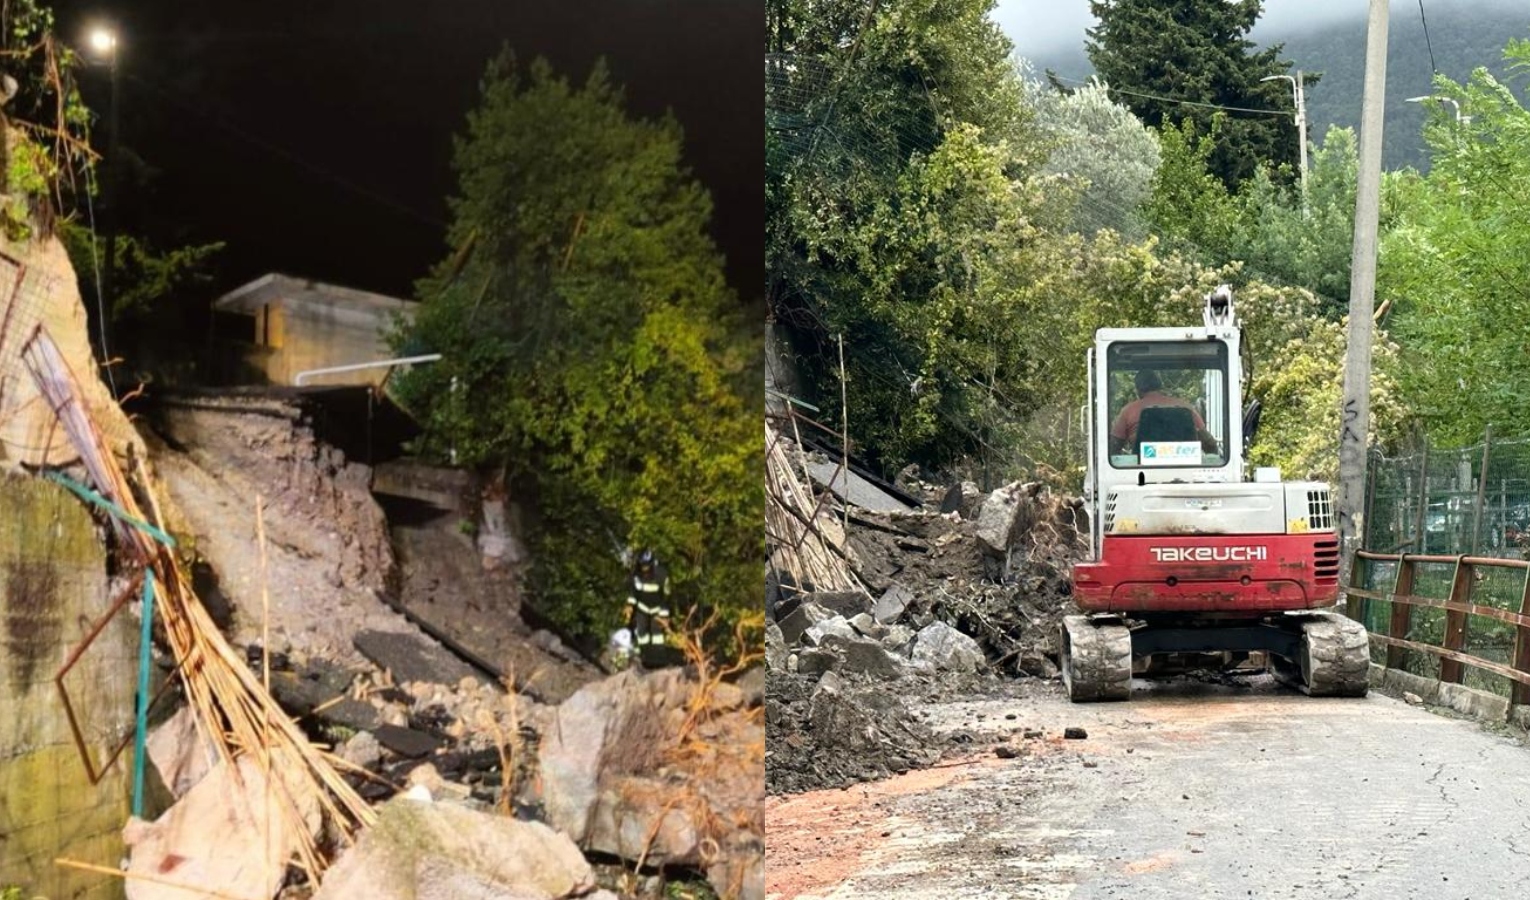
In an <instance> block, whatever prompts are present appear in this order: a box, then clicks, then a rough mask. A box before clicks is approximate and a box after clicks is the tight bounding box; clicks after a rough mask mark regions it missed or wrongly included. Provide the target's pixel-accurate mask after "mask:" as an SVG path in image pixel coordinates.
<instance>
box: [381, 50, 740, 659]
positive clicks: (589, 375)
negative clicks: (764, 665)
mask: <svg viewBox="0 0 1530 900" xmlns="http://www.w3.org/2000/svg"><path fill="white" fill-rule="evenodd" d="M681 149H682V139H681V133H680V128H679V126H678V125H677V124H676V123H675V122H674V120H673V119H671V118H668V117H666V118H663V119H660V120H656V121H640V120H634V119H632V118H630V117H628V116H627V114H626V113H625V112H624V111H623V109H622V97H621V92H620V90H619V89H618V88H616V87H615V86H614V85H612V84H611V82H610V79H609V77H608V75H607V73H606V70H605V67H604V65H603V64H602V65H597V66H596V68H595V70H594V71H593V72H592V73H591V74H590V76H589V78H588V79H587V80H586V81H585V83H584V84H583V85H580V86H574V85H571V84H570V83H569V82H568V81H567V80H565V79H563V78H561V77H558V76H557V75H555V74H554V73H553V71H552V69H551V68H550V66H549V65H548V64H547V63H546V62H545V61H543V60H536V61H535V62H533V63H532V64H531V65H530V66H529V67H525V68H524V69H523V68H522V67H520V66H518V65H517V64H516V62H515V60H514V58H513V57H512V56H511V55H510V54H509V53H508V52H506V53H504V54H502V55H501V56H500V57H499V58H498V59H496V60H495V61H494V62H493V63H492V64H491V65H490V67H489V70H488V74H487V75H486V77H485V79H484V82H483V88H482V100H481V102H480V103H479V105H478V107H477V108H476V109H475V110H473V112H471V113H470V114H469V117H468V124H467V131H466V133H465V134H464V135H463V136H461V137H460V138H459V139H458V141H457V144H456V153H455V160H454V162H455V167H456V169H457V172H458V175H459V179H460V186H459V193H458V195H457V196H456V197H454V198H453V199H452V209H453V212H454V221H453V225H452V228H451V231H450V234H449V238H450V240H451V242H452V243H453V244H454V245H456V246H458V247H459V248H466V251H465V252H463V251H459V252H458V253H455V254H453V255H452V257H451V258H449V259H447V260H445V261H444V262H443V263H442V264H441V265H440V266H438V267H437V269H436V271H435V272H434V273H433V274H432V276H431V277H429V278H427V279H425V280H423V281H422V282H421V283H420V285H419V294H420V297H421V299H422V300H423V301H424V302H423V305H422V308H421V310H420V312H419V314H418V315H417V317H416V319H415V321H414V324H413V326H412V327H411V328H409V329H407V330H406V331H402V332H401V333H399V334H398V335H397V336H396V340H397V343H398V345H399V346H400V347H401V348H402V347H405V346H406V345H407V346H408V347H409V348H411V349H413V348H428V349H430V350H432V351H435V352H440V353H442V354H443V359H442V360H441V361H440V362H439V363H436V364H433V365H431V366H427V367H421V368H419V369H417V370H415V371H414V372H412V373H410V374H409V375H408V376H406V377H405V378H403V379H402V380H401V381H400V382H399V384H398V385H397V390H398V394H399V397H400V399H401V400H402V401H403V402H404V403H405V405H406V406H407V407H408V408H410V409H412V410H413V411H414V412H415V413H416V415H417V416H419V417H420V419H421V421H422V422H424V423H425V425H426V428H427V431H428V434H427V439H426V441H425V445H424V449H426V450H427V451H433V452H436V453H440V454H443V455H444V454H445V453H447V452H448V451H449V450H453V451H455V453H456V456H457V458H458V460H459V461H461V462H464V463H466V464H468V465H473V466H478V467H481V468H484V469H488V470H494V471H498V472H502V473H504V474H505V475H506V477H507V478H508V480H509V481H510V483H511V484H512V486H514V487H518V488H521V489H524V490H527V491H529V492H530V496H531V498H532V499H533V501H534V503H535V505H536V507H537V510H538V513H539V516H540V522H539V524H538V526H537V527H536V529H535V531H534V534H533V535H532V549H533V557H534V568H533V572H532V580H533V586H534V588H535V590H536V592H537V595H538V598H539V601H540V602H541V603H542V604H543V605H544V606H545V607H546V610H547V611H548V612H549V613H550V614H552V615H554V616H555V617H556V618H558V619H559V620H560V621H561V622H562V623H563V624H564V625H565V626H568V627H571V628H574V629H576V630H579V631H581V632H584V633H587V634H594V633H599V632H602V631H604V630H605V629H607V628H609V627H612V626H614V625H615V624H616V623H617V622H618V620H619V617H620V615H621V614H622V605H621V604H622V599H623V595H622V593H621V592H622V591H623V585H624V576H625V572H624V571H623V569H622V566H621V563H620V561H619V559H618V558H617V556H616V553H615V550H616V549H618V548H619V547H621V546H623V545H627V546H638V545H642V546H651V547H653V548H655V549H656V550H657V551H658V552H659V553H660V555H661V557H662V558H663V559H664V560H665V562H666V563H667V564H668V566H669V568H670V571H671V574H672V578H673V583H674V585H675V588H676V591H677V593H678V594H679V595H681V596H682V597H686V598H689V600H690V601H691V602H693V603H702V604H706V605H709V606H715V607H721V608H723V609H725V610H726V611H728V612H729V613H730V614H732V615H733V616H735V617H736V616H739V615H742V614H743V613H744V612H746V611H747V610H749V609H750V608H752V607H755V606H758V603H759V591H758V587H757V583H758V569H759V564H760V560H761V558H762V556H763V542H762V541H763V538H762V533H761V531H760V522H761V521H762V519H763V515H764V513H763V488H762V480H761V473H760V468H761V466H760V452H759V435H758V434H757V427H756V424H757V423H756V422H755V420H754V418H753V415H752V413H753V409H754V408H755V407H754V406H753V405H751V404H750V403H749V402H748V401H749V400H750V399H752V398H748V397H746V396H745V395H744V394H743V393H741V392H740V391H739V390H738V384H739V382H740V381H741V379H742V373H743V372H745V371H749V372H758V371H759V365H760V346H759V338H758V336H757V334H755V333H751V334H750V336H749V338H747V339H741V338H740V335H741V334H743V332H742V331H741V330H739V328H738V327H737V326H736V323H735V322H734V321H733V320H734V319H735V318H736V310H737V309H738V304H737V302H736V299H735V297H734V296H733V294H732V292H731V291H730V290H729V289H728V287H727V285H726V284H725V282H724V279H723V272H722V260H721V258H720V256H719V254H718V253H717V251H716V249H715V248H714V246H713V244H712V241H711V238H710V237H709V236H708V233H707V222H708V219H709V217H710V215H711V201H710V198H709V197H708V196H707V193H706V191H705V190H704V189H703V188H702V187H701V186H700V185H699V184H698V183H697V182H696V181H695V180H694V179H693V178H692V177H691V176H690V174H689V173H688V172H687V171H686V170H685V169H684V167H683V165H682V163H681ZM755 380H757V376H756V379H755Z"/></svg>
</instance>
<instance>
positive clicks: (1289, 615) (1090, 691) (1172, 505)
mask: <svg viewBox="0 0 1530 900" xmlns="http://www.w3.org/2000/svg"><path fill="white" fill-rule="evenodd" d="M1204 318H1205V322H1204V324H1203V325H1201V326H1200V327H1183V328H1180V327H1170V328H1102V329H1100V330H1099V331H1098V332H1096V334H1095V343H1094V349H1092V350H1091V351H1090V352H1089V357H1088V364H1089V404H1088V407H1087V410H1086V416H1085V421H1086V423H1087V425H1086V429H1085V430H1086V435H1087V440H1088V442H1089V462H1088V470H1087V473H1086V475H1085V483H1084V497H1085V501H1086V503H1087V504H1088V507H1089V509H1090V513H1091V514H1090V516H1089V520H1090V521H1089V527H1090V541H1089V550H1090V552H1089V558H1088V559H1087V560H1085V561H1083V562H1080V563H1078V564H1076V565H1075V566H1074V567H1073V589H1074V599H1075V601H1076V602H1077V604H1078V607H1079V609H1080V610H1082V611H1083V614H1082V615H1072V616H1067V617H1066V618H1065V619H1064V621H1063V627H1062V635H1061V653H1060V662H1061V668H1062V675H1063V682H1064V683H1065V684H1066V685H1067V688H1068V696H1069V697H1070V698H1071V699H1072V700H1074V701H1086V700H1126V699H1129V698H1130V696H1131V680H1132V676H1133V673H1134V670H1135V671H1136V672H1137V673H1138V674H1148V673H1151V672H1153V671H1155V670H1156V669H1158V668H1172V667H1173V664H1174V663H1175V662H1176V661H1178V662H1180V663H1184V662H1186V661H1187V660H1189V661H1197V662H1201V661H1204V660H1205V659H1206V658H1207V657H1206V655H1207V654H1217V655H1219V656H1220V662H1221V663H1222V664H1224V665H1233V664H1237V663H1239V662H1241V661H1244V660H1247V659H1248V656H1249V654H1250V653H1256V652H1262V653H1264V654H1265V655H1266V658H1267V659H1268V660H1269V665H1270V667H1271V669H1272V670H1273V671H1274V673H1275V674H1276V676H1277V677H1279V678H1281V679H1282V680H1284V681H1286V682H1288V683H1291V684H1294V685H1296V686H1297V687H1300V688H1301V689H1302V690H1303V691H1305V692H1307V693H1309V694H1312V695H1314V696H1344V697H1359V696H1364V695H1365V692H1366V687H1367V672H1368V667H1369V649H1368V640H1367V636H1366V632H1365V629H1364V628H1363V627H1362V626H1361V625H1360V624H1359V623H1357V622H1355V621H1353V620H1351V619H1348V618H1346V617H1344V616H1343V615H1341V614H1339V613H1337V612H1333V611H1330V610H1329V609H1327V608H1328V607H1332V606H1333V604H1334V602H1335V600H1336V599H1337V597H1338V590H1339V539H1338V535H1337V534H1335V533H1334V527H1333V513H1332V505H1331V503H1330V501H1329V489H1328V485H1326V484H1323V483H1321V482H1310V481H1281V478H1280V471H1279V470H1278V469H1270V468H1260V469H1257V470H1255V472H1254V477H1253V479H1252V480H1249V479H1248V478H1247V477H1246V471H1245V468H1246V461H1245V459H1244V452H1245V451H1246V449H1247V447H1246V445H1247V443H1248V442H1249V441H1250V440H1251V439H1252V432H1253V429H1254V428H1255V427H1256V426H1257V422H1258V404H1257V402H1256V403H1254V404H1252V405H1251V406H1250V408H1249V410H1247V411H1246V412H1243V411H1242V402H1243V401H1242V389H1243V385H1244V379H1245V377H1246V370H1245V367H1244V364H1243V363H1244V359H1243V350H1244V348H1243V345H1242V329H1241V327H1240V326H1239V324H1238V319H1237V314H1236V311H1235V310H1234V307H1233V296H1232V291H1231V289H1230V288H1228V287H1227V286H1225V285H1224V286H1222V287H1219V288H1218V289H1217V290H1216V291H1214V292H1212V293H1211V294H1210V295H1208V296H1207V298H1206V307H1205V312H1204ZM1240 412H1243V414H1242V415H1241V417H1240V415H1239V414H1240ZM1240 426H1241V427H1240Z"/></svg>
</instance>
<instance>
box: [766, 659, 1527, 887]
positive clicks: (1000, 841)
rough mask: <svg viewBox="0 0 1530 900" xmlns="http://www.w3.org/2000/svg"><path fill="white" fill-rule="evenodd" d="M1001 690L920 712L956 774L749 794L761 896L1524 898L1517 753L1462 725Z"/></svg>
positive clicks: (1248, 695) (1279, 697)
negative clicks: (962, 751)
mask: <svg viewBox="0 0 1530 900" xmlns="http://www.w3.org/2000/svg"><path fill="white" fill-rule="evenodd" d="M1008 693H1009V694H1010V696H1006V697H995V698H988V699H981V700H971V701H965V702H958V703H947V704H943V705H940V706H932V707H928V708H926V709H925V710H924V713H925V714H926V716H927V719H928V721H929V722H930V723H931V724H932V725H934V726H935V727H936V728H937V730H942V731H946V732H953V731H954V732H961V731H965V732H967V733H969V734H971V735H973V736H974V738H975V741H974V744H973V746H974V748H975V749H974V752H973V754H972V755H971V756H969V757H968V758H967V759H966V760H963V761H959V762H956V763H952V764H946V765H942V766H941V767H938V768H935V769H930V770H925V771H919V772H911V773H909V774H908V775H904V776H900V777H898V778H894V779H890V780H888V781H884V782H877V783H873V784H863V785H858V786H856V787H853V788H850V789H847V790H843V791H839V790H835V791H819V792H814V793H811V794H800V795H795V796H787V797H772V798H770V800H769V803H768V804H767V808H766V826H767V835H768V837H767V842H766V843H767V848H768V849H767V853H766V871H767V885H766V894H767V900H793V898H797V900H809V898H822V900H861V898H867V900H870V898H879V900H896V898H915V897H920V898H923V897H930V898H936V897H950V898H999V897H1003V898H1019V900H1026V898H1035V900H1043V898H1044V900H1063V898H1070V900H1094V898H1112V897H1117V898H1123V900H1124V898H1132V900H1154V898H1176V900H1179V898H1234V897H1236V898H1248V897H1254V898H1325V900H1327V898H1333V900H1340V898H1355V900H1365V898H1377V900H1382V898H1385V900H1401V898H1420V900H1423V898H1429V900H1448V898H1460V900H1465V898H1472V900H1492V898H1499V897H1510V896H1514V895H1518V894H1520V893H1521V892H1522V891H1524V890H1525V886H1526V885H1527V884H1530V748H1527V747H1526V746H1525V745H1524V744H1523V743H1522V742H1520V741H1519V740H1517V739H1515V738H1513V737H1510V736H1504V735H1500V734H1495V733H1492V732H1490V731H1489V730H1487V729H1485V728H1484V727H1483V726H1481V725H1479V724H1477V723H1476V722H1473V721H1467V720H1461V719H1455V718H1447V717H1445V716H1442V715H1437V714H1435V713H1432V712H1430V711H1428V710H1425V709H1421V708H1415V707H1412V706H1408V705H1406V704H1404V703H1403V702H1401V701H1399V700H1396V699H1393V698H1390V697H1386V696H1382V695H1379V694H1376V693H1374V692H1373V693H1372V695H1371V696H1369V697H1367V698H1365V699H1362V700H1347V699H1324V700H1315V699H1312V698H1308V697H1305V696H1302V695H1300V694H1297V693H1295V692H1293V691H1290V690H1289V689H1286V688H1283V687H1280V686H1278V685H1276V684H1274V683H1273V682H1272V681H1271V680H1270V679H1268V677H1259V678H1255V679H1253V680H1252V681H1251V682H1249V683H1245V684H1241V685H1235V686H1227V685H1212V684H1205V683H1199V682H1195V681H1189V680H1181V681H1176V682H1171V683H1168V684H1164V685H1153V686H1147V685H1145V683H1144V682H1140V681H1139V682H1137V688H1136V690H1134V694H1133V698H1134V699H1133V700H1132V702H1130V703H1122V704H1093V705H1072V704H1069V703H1068V702H1067V701H1066V700H1065V699H1064V698H1063V697H1062V695H1061V691H1060V689H1059V688H1056V687H1055V686H1052V685H1041V684H1035V685H1032V686H1026V685H1023V684H1022V685H1015V686H1012V688H1011V689H1010V690H1009V691H1008ZM1010 716H1012V717H1013V718H1008V717H1010ZM1069 726H1075V727H1082V728H1083V729H1085V730H1086V732H1087V735H1088V736H1087V738H1086V739H1083V740H1065V739H1064V738H1063V737H1062V733H1063V729H1064V728H1066V727H1069ZM1027 731H1030V732H1031V733H1032V736H1031V737H1026V732H1027ZM1037 731H1040V732H1041V735H1040V736H1039V737H1038V736H1035V732H1037ZM994 739H997V740H999V741H1000V742H1001V743H1000V746H1005V747H1009V748H1012V749H1014V750H1015V751H1017V752H1018V753H1019V755H1018V756H1017V757H1015V758H1010V759H1003V758H999V757H998V756H996V755H995V749H996V747H995V746H993V745H990V744H988V743H987V742H988V741H991V740H994Z"/></svg>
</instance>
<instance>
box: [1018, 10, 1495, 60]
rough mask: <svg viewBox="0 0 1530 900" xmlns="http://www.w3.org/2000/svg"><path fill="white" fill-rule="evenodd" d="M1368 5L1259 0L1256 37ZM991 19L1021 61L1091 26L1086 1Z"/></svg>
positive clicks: (1077, 41)
mask: <svg viewBox="0 0 1530 900" xmlns="http://www.w3.org/2000/svg"><path fill="white" fill-rule="evenodd" d="M1509 2H1512V0H1426V2H1424V4H1423V7H1424V12H1425V14H1426V15H1427V16H1429V17H1430V18H1431V19H1433V18H1434V17H1435V16H1436V15H1438V16H1440V17H1441V18H1444V17H1447V16H1449V15H1452V14H1456V15H1459V14H1461V13H1462V12H1463V11H1467V10H1470V9H1471V8H1473V7H1484V6H1500V7H1501V6H1504V5H1505V4H1506V3H1509ZM1369 8H1370V4H1369V2H1368V0H1265V4H1264V14H1263V15H1262V16H1260V19H1259V28H1258V29H1256V33H1257V32H1258V31H1262V30H1264V29H1266V28H1269V29H1273V30H1275V31H1277V32H1289V31H1292V30H1295V29H1297V28H1301V27H1304V26H1316V25H1324V24H1327V23H1329V22H1333V21H1336V20H1340V19H1353V18H1356V17H1360V16H1364V15H1365V11H1366V10H1367V9H1369ZM1418 10H1419V2H1418V0H1392V13H1391V15H1392V18H1393V19H1394V20H1396V19H1398V18H1400V17H1402V16H1410V17H1413V18H1415V19H1416V18H1417V16H1418ZM994 18H995V19H996V20H997V21H998V23H999V26H1000V27H1001V28H1003V29H1004V32H1005V34H1008V35H1009V38H1010V40H1012V41H1014V42H1015V48H1016V49H1017V50H1018V51H1019V52H1020V54H1021V55H1029V54H1037V53H1047V52H1055V51H1057V50H1059V49H1062V48H1063V47H1066V46H1068V45H1072V46H1073V47H1082V46H1083V44H1084V29H1085V28H1088V27H1089V26H1090V25H1092V24H1093V23H1094V17H1093V16H1091V15H1090V14H1089V0H998V8H997V10H996V11H995V12H994Z"/></svg>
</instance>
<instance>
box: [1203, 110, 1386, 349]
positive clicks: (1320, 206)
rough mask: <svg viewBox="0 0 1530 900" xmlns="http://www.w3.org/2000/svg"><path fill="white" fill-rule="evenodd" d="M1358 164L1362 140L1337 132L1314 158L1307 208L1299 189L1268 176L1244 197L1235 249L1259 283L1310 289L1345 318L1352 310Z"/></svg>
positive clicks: (1252, 183) (1248, 186)
mask: <svg viewBox="0 0 1530 900" xmlns="http://www.w3.org/2000/svg"><path fill="white" fill-rule="evenodd" d="M1357 169H1358V158H1357V151H1356V144H1355V134H1354V132H1353V131H1351V130H1349V129H1347V128H1331V129H1329V131H1328V134H1327V136H1326V137H1325V138H1324V140H1323V145H1322V146H1321V147H1319V148H1317V149H1316V151H1315V152H1314V153H1313V154H1312V158H1311V162H1310V171H1309V172H1308V177H1307V196H1306V199H1305V202H1304V201H1303V198H1302V194H1301V186H1300V184H1299V182H1293V181H1290V180H1288V179H1278V180H1277V179H1275V178H1273V177H1272V176H1271V174H1270V171H1269V170H1268V169H1264V168H1261V169H1260V170H1259V171H1257V172H1256V173H1255V174H1254V177H1253V178H1251V179H1249V180H1248V181H1247V182H1245V183H1244V185H1243V188H1242V190H1241V191H1240V192H1239V195H1238V206H1239V207H1240V212H1241V223H1242V224H1241V227H1240V228H1238V229H1237V231H1236V232H1234V235H1233V238H1234V241H1233V244H1232V246H1231V247H1230V248H1229V249H1228V257H1229V258H1230V259H1241V260H1244V261H1245V262H1246V263H1247V267H1248V269H1249V270H1250V271H1252V272H1255V273H1258V275H1259V277H1261V278H1264V279H1266V280H1269V281H1273V282H1277V283H1280V284H1288V285H1293V286H1296V287H1303V288H1306V289H1307V290H1309V291H1312V292H1313V293H1314V294H1317V295H1318V296H1319V297H1321V298H1323V299H1324V301H1325V302H1324V306H1323V309H1324V312H1325V314H1326V315H1327V316H1328V317H1329V318H1335V319H1336V318H1338V317H1339V316H1341V315H1343V314H1344V313H1345V312H1346V311H1347V310H1348V309H1349V274H1350V273H1349V263H1350V255H1351V243H1352V239H1353V235H1354V222H1355V183H1356V173H1357Z"/></svg>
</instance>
